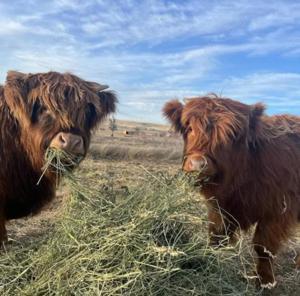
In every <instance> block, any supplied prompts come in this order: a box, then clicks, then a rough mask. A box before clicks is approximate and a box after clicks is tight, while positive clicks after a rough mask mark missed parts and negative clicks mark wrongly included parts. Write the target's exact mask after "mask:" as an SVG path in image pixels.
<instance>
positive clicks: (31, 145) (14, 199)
mask: <svg viewBox="0 0 300 296" xmlns="http://www.w3.org/2000/svg"><path fill="white" fill-rule="evenodd" d="M106 88H107V86H104V85H100V84H98V83H95V82H89V81H84V80H82V79H80V78H78V77H76V76H74V75H72V74H69V73H66V74H60V73H57V72H49V73H40V74H23V73H19V72H14V71H11V72H8V75H7V78H6V83H5V85H3V86H1V85H0V129H1V133H0V164H1V167H0V245H1V242H3V241H5V240H6V239H7V234H6V228H5V222H6V221H7V220H10V219H16V218H21V217H24V216H27V215H31V214H36V213H38V212H39V211H40V210H41V209H42V207H43V206H44V205H45V204H46V203H48V202H49V201H51V200H52V199H53V198H54V196H55V185H56V181H57V180H56V176H55V172H52V171H50V170H49V171H47V172H46V174H45V175H44V177H43V178H42V179H41V181H40V182H37V181H38V180H39V178H40V176H41V174H42V167H43V165H44V162H45V153H46V150H47V148H49V147H54V148H56V149H60V150H62V151H64V152H66V153H68V154H69V155H72V157H78V156H80V157H81V158H84V156H85V155H86V153H87V149H88V147H89V144H90V138H91V131H92V130H93V129H95V127H96V126H97V124H98V123H100V122H101V120H103V119H104V118H105V117H106V115H108V114H109V113H111V112H114V111H115V107H116V102H117V99H116V96H115V95H114V94H113V93H112V92H110V91H105V89H106Z"/></svg>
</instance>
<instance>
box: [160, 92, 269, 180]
mask: <svg viewBox="0 0 300 296" xmlns="http://www.w3.org/2000/svg"><path fill="white" fill-rule="evenodd" d="M263 108H264V107H263V106H262V105H261V104H257V105H254V106H249V105H245V104H242V103H239V102H235V101H232V100H228V99H220V98H216V97H214V98H211V97H203V98H195V99H190V100H188V101H187V102H186V104H185V105H183V104H181V103H180V102H179V101H170V102H168V103H167V104H166V105H165V107H164V109H163V112H164V115H165V116H166V117H167V118H168V119H169V120H170V121H171V123H172V125H173V126H174V127H175V130H176V131H177V132H180V133H181V134H182V136H183V140H184V151H183V165H182V168H183V170H184V171H186V172H188V173H191V172H196V173H198V176H199V178H200V180H210V181H212V182H213V181H216V180H218V181H219V180H220V179H221V178H222V177H223V176H224V174H226V170H228V168H229V167H230V162H233V161H235V159H234V157H235V149H237V147H240V146H239V144H240V143H242V144H246V145H245V146H247V144H249V143H248V142H249V141H252V140H253V133H255V131H254V129H255V128H254V125H255V124H254V122H253V120H254V121H255V120H256V119H254V117H256V116H257V115H261V113H262V112H263ZM228 164H229V165H228Z"/></svg>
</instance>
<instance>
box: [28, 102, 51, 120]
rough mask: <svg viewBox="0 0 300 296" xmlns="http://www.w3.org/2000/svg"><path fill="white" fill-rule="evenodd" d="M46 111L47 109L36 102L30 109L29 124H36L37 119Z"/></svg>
mask: <svg viewBox="0 0 300 296" xmlns="http://www.w3.org/2000/svg"><path fill="white" fill-rule="evenodd" d="M46 111H47V109H46V108H45V107H44V106H42V105H41V104H40V102H38V101H37V102H35V103H34V105H33V107H32V112H31V117H30V118H31V122H32V123H36V122H37V121H38V119H39V117H40V116H41V115H42V114H43V113H44V112H46Z"/></svg>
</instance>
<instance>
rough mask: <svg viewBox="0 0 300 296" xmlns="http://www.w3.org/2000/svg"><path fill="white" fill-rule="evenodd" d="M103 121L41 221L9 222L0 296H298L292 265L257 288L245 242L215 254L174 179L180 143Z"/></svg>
mask: <svg viewBox="0 0 300 296" xmlns="http://www.w3.org/2000/svg"><path fill="white" fill-rule="evenodd" d="M116 126H117V130H114V136H111V130H110V129H109V122H108V123H107V124H105V125H104V126H102V127H101V129H99V131H97V134H96V135H95V138H94V140H93V142H92V146H91V149H90V153H89V155H88V157H87V159H86V160H84V161H83V162H82V164H81V166H80V167H79V168H78V169H77V170H76V172H75V173H74V175H69V176H68V177H67V178H65V180H64V182H63V184H62V185H61V186H60V187H59V188H58V197H57V199H56V200H55V201H54V202H53V203H52V204H51V205H49V207H48V208H47V209H45V210H44V211H43V212H42V213H41V214H40V215H38V216H35V217H29V218H26V219H20V220H16V221H11V222H10V223H9V225H8V231H9V242H8V243H7V244H6V245H5V249H4V250H2V251H1V254H0V295H137V296H140V295H141V296H142V295H145V296H146V295H158V296H164V295H176V296H177V295H179V296H180V295H300V275H299V273H297V272H296V271H295V270H294V266H293V258H294V257H295V252H296V250H297V245H299V242H300V240H299V238H298V240H297V237H296V238H295V239H294V240H293V241H289V242H288V243H287V246H286V249H285V250H284V252H282V253H281V254H280V256H279V258H277V264H276V274H277V277H278V286H277V288H275V289H274V290H272V291H262V290H259V289H257V288H256V287H255V273H254V262H255V258H254V256H253V253H252V248H251V244H250V241H249V237H248V236H246V235H242V236H241V237H240V239H239V241H238V242H237V243H236V245H234V246H226V247H224V248H218V249H215V248H211V247H210V246H209V244H208V237H207V230H206V229H207V225H208V221H207V217H206V210H205V206H204V201H203V199H202V197H201V195H200V194H199V193H198V192H197V190H196V189H195V188H194V187H193V186H192V183H193V180H192V179H191V178H188V177H187V176H185V175H184V174H182V173H181V172H180V165H181V153H182V141H181V139H180V137H178V136H176V135H174V134H173V133H170V132H169V131H168V127H166V126H163V125H150V124H143V123H134V122H126V121H117V122H116Z"/></svg>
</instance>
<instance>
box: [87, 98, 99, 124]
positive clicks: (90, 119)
mask: <svg viewBox="0 0 300 296" xmlns="http://www.w3.org/2000/svg"><path fill="white" fill-rule="evenodd" d="M96 117H97V112H96V108H95V106H94V105H93V104H91V103H89V104H88V106H87V111H86V125H87V127H88V128H91V127H92V126H93V125H94V123H95V120H96Z"/></svg>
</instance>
